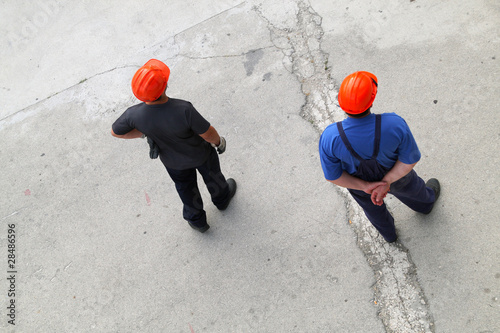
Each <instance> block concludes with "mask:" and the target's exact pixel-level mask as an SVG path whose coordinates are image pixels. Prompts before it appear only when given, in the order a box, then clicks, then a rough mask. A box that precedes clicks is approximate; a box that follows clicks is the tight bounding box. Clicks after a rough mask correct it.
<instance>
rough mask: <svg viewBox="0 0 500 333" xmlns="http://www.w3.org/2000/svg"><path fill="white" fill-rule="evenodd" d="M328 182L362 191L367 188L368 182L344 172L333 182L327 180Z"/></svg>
mask: <svg viewBox="0 0 500 333" xmlns="http://www.w3.org/2000/svg"><path fill="white" fill-rule="evenodd" d="M329 182H331V183H334V184H335V185H337V186H341V187H346V188H350V189H352V190H360V191H364V190H365V189H366V187H367V186H368V184H369V183H368V182H367V181H364V180H363V179H360V178H356V177H353V176H351V175H350V174H348V173H347V172H346V171H344V172H342V176H340V177H339V178H337V179H335V180H329Z"/></svg>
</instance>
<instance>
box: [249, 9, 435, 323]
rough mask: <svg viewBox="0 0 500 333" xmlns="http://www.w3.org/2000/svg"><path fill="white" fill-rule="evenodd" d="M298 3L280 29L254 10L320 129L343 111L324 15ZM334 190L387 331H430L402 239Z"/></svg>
mask: <svg viewBox="0 0 500 333" xmlns="http://www.w3.org/2000/svg"><path fill="white" fill-rule="evenodd" d="M297 7H298V12H297V21H296V22H297V24H296V26H294V27H288V28H282V29H280V28H278V27H276V26H275V25H274V24H273V23H272V22H271V21H270V20H269V19H268V18H266V16H265V13H263V12H262V10H261V9H260V7H258V6H256V7H254V10H255V11H256V12H257V13H258V15H259V16H260V17H261V18H262V19H264V20H265V21H266V22H267V25H268V28H269V31H270V38H271V41H272V42H273V44H274V45H275V46H276V48H278V49H280V50H281V51H282V52H283V54H284V58H283V65H284V66H285V68H286V69H287V70H288V71H289V72H290V73H292V74H294V75H295V76H296V77H297V79H298V80H299V82H300V83H301V88H302V92H303V94H304V96H305V103H304V105H303V106H302V110H301V116H302V117H304V118H305V119H306V120H308V121H309V122H311V124H312V125H313V126H314V127H315V128H316V129H317V130H318V131H319V132H320V133H321V132H322V131H323V130H324V129H325V128H326V126H328V125H329V124H330V123H332V122H335V121H341V120H343V119H344V118H345V114H344V112H343V111H342V110H341V109H340V107H339V106H338V104H337V103H336V99H337V90H336V88H335V84H334V82H333V79H332V77H331V72H330V68H329V67H328V54H326V53H325V52H324V51H323V50H322V49H321V41H322V37H323V35H324V32H323V29H322V26H321V23H322V18H321V17H320V16H319V15H318V14H317V13H316V12H315V11H314V9H313V8H311V6H310V5H309V4H306V3H305V2H303V1H298V2H297ZM338 191H339V193H340V194H341V195H342V196H343V197H344V201H345V202H346V206H347V212H348V216H349V218H348V219H347V220H348V221H349V224H350V226H351V227H352V229H353V230H354V232H355V234H356V236H357V245H358V247H359V248H360V249H361V250H362V252H363V254H364V256H365V257H366V260H367V262H368V264H369V265H370V267H371V268H372V270H373V272H374V275H375V280H376V282H375V284H374V285H373V289H374V300H373V301H374V304H376V305H377V307H378V315H379V317H380V319H381V320H382V322H383V324H384V326H385V329H386V331H387V332H390V333H393V332H394V333H400V332H401V333H403V332H434V320H433V317H432V315H431V313H430V309H429V305H428V301H427V299H426V297H425V294H424V292H423V290H422V288H421V286H420V284H419V282H418V277H417V269H416V266H415V265H414V263H413V262H412V260H411V257H410V254H409V253H408V250H407V249H406V248H405V247H404V246H403V245H402V244H400V243H395V244H388V243H386V242H385V240H384V239H383V238H382V237H381V236H380V235H379V234H378V232H377V231H376V230H375V228H373V227H372V225H371V224H370V222H369V221H368V220H367V218H366V216H365V214H364V212H363V210H362V209H361V208H360V207H359V205H358V204H357V203H356V202H355V201H354V200H353V199H352V197H351V196H350V195H349V193H348V191H347V190H345V189H341V188H338Z"/></svg>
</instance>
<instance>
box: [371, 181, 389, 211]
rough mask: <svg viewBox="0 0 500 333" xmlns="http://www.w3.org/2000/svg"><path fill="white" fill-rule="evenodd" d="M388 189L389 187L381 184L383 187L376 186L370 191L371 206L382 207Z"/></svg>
mask: <svg viewBox="0 0 500 333" xmlns="http://www.w3.org/2000/svg"><path fill="white" fill-rule="evenodd" d="M390 189H391V185H390V184H387V183H383V185H380V186H377V187H376V188H375V189H374V190H373V191H372V196H371V199H372V202H373V204H374V205H377V206H382V205H383V204H384V198H385V197H386V195H387V193H388V192H389V190H390Z"/></svg>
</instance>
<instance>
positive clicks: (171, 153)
mask: <svg viewBox="0 0 500 333" xmlns="http://www.w3.org/2000/svg"><path fill="white" fill-rule="evenodd" d="M169 76H170V69H169V68H168V66H167V65H165V64H164V63H163V62H161V61H159V60H156V59H151V60H149V61H148V62H147V63H146V64H145V65H144V66H142V67H141V68H140V69H139V70H138V71H137V72H136V73H135V75H134V77H133V79H132V91H133V93H134V95H135V96H136V97H137V98H138V99H139V100H141V101H143V102H144V103H140V104H137V105H134V106H132V107H130V108H128V109H127V110H126V111H125V112H124V113H123V114H122V115H121V116H120V117H119V118H118V119H117V120H116V121H115V122H114V124H113V126H112V130H111V134H112V135H113V136H115V137H117V138H122V139H135V138H140V137H143V138H144V137H145V136H147V137H148V142H149V143H150V146H151V148H152V153H151V154H152V155H154V154H155V151H156V153H157V154H158V155H159V156H160V160H161V161H162V163H163V165H165V168H166V169H167V172H168V174H169V175H170V177H171V178H172V180H173V181H174V183H175V188H176V189H177V192H178V194H179V196H180V198H181V200H182V203H183V204H184V208H183V217H184V219H185V220H187V221H188V223H189V225H190V226H191V227H192V228H193V229H195V230H198V231H200V232H202V233H203V232H205V231H207V230H208V229H209V228H210V226H209V225H208V224H207V216H206V212H205V211H204V210H203V201H202V199H201V195H200V191H199V189H198V184H197V174H196V170H198V172H199V173H200V174H201V176H202V178H203V181H204V182H205V184H206V186H207V188H208V191H209V192H210V196H211V199H212V202H213V203H214V205H215V206H217V208H218V209H219V210H224V209H226V208H227V206H228V205H229V202H230V201H231V198H232V197H233V196H234V194H235V192H236V182H235V181H234V180H233V179H231V178H229V179H227V181H226V178H225V177H224V175H223V174H222V172H221V169H220V165H219V157H218V156H217V152H218V153H219V154H222V153H223V152H224V151H225V149H226V141H225V139H224V138H223V137H221V136H219V134H218V133H217V131H216V130H215V128H214V127H212V126H211V125H210V123H209V122H208V121H207V120H206V119H205V118H203V116H201V115H200V114H199V113H198V111H196V109H195V108H194V107H193V105H192V104H191V103H189V102H187V101H183V100H180V99H174V98H170V97H168V96H167V95H166V89H167V82H168V78H169ZM216 149H217V152H216ZM151 157H152V158H154V157H155V156H151Z"/></svg>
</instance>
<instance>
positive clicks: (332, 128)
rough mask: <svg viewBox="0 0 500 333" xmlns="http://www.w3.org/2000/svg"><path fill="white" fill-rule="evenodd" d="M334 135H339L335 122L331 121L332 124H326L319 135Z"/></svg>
mask: <svg viewBox="0 0 500 333" xmlns="http://www.w3.org/2000/svg"><path fill="white" fill-rule="evenodd" d="M335 135H339V130H338V128H337V123H333V124H330V125H328V126H327V127H326V128H325V130H324V131H323V133H322V134H321V136H325V137H326V136H335Z"/></svg>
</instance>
